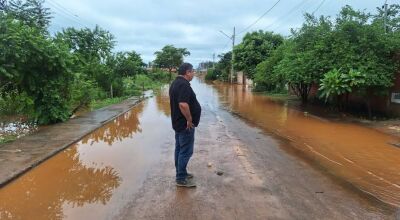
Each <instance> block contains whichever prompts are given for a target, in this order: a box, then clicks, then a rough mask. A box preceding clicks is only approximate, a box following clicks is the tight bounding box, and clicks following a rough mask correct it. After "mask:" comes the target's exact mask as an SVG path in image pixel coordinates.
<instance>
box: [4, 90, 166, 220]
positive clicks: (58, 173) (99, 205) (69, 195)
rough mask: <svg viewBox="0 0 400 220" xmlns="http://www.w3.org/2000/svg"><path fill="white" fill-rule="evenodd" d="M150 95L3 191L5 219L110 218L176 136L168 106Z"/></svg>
mask: <svg viewBox="0 0 400 220" xmlns="http://www.w3.org/2000/svg"><path fill="white" fill-rule="evenodd" d="M157 99H158V98H150V99H148V100H147V101H145V102H143V103H141V104H139V105H138V106H136V107H135V108H133V109H132V110H131V111H130V112H127V113H126V114H123V115H121V116H120V117H118V118H116V119H115V120H114V121H113V122H111V123H109V124H107V125H106V126H104V127H102V128H100V129H98V130H96V131H95V132H94V133H92V134H90V135H88V136H87V137H85V138H84V139H82V140H81V141H79V142H78V143H76V144H74V145H72V146H71V147H69V148H68V149H66V150H64V151H63V152H61V153H59V154H57V155H56V156H54V157H52V158H51V159H49V160H48V161H46V162H45V163H43V164H41V165H39V166H38V167H36V168H35V169H33V170H32V171H30V172H28V173H26V174H25V175H23V176H22V177H20V178H18V179H17V180H16V181H14V182H12V183H10V184H8V185H7V186H5V187H3V188H2V189H1V190H0V219H109V218H110V216H113V215H114V214H115V213H118V212H119V209H120V208H121V207H123V206H124V204H125V203H126V202H127V201H128V200H129V198H130V197H131V196H132V193H134V192H135V190H137V189H138V187H139V186H140V185H141V183H142V182H143V180H144V178H145V177H146V173H147V171H148V168H149V167H150V166H151V164H153V163H156V162H157V160H158V159H159V157H160V155H161V148H160V145H162V144H164V142H163V141H164V140H167V139H168V137H171V136H172V135H171V132H172V131H171V128H170V125H169V121H170V119H169V117H167V116H168V115H167V114H168V112H165V113H164V109H166V107H167V106H165V105H164V106H163V104H162V103H161V102H157Z"/></svg>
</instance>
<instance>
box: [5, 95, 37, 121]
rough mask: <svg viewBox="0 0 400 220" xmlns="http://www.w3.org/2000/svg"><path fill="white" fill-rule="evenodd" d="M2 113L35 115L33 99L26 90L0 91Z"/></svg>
mask: <svg viewBox="0 0 400 220" xmlns="http://www.w3.org/2000/svg"><path fill="white" fill-rule="evenodd" d="M0 114H2V115H28V116H31V117H33V100H32V98H31V97H29V96H28V95H27V94H26V92H22V93H19V92H18V91H17V90H11V91H8V92H4V91H0Z"/></svg>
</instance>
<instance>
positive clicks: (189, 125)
mask: <svg viewBox="0 0 400 220" xmlns="http://www.w3.org/2000/svg"><path fill="white" fill-rule="evenodd" d="M179 109H180V110H181V112H182V114H183V116H185V118H186V121H187V123H186V129H192V128H194V124H193V122H192V115H191V114H190V108H189V105H188V104H187V103H186V102H180V103H179Z"/></svg>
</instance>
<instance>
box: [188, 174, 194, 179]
mask: <svg viewBox="0 0 400 220" xmlns="http://www.w3.org/2000/svg"><path fill="white" fill-rule="evenodd" d="M193 177H194V176H193V174H191V173H187V176H186V178H187V179H192V178H193Z"/></svg>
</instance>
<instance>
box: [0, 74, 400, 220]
mask: <svg viewBox="0 0 400 220" xmlns="http://www.w3.org/2000/svg"><path fill="white" fill-rule="evenodd" d="M192 87H193V89H194V91H195V92H196V94H197V98H198V99H199V102H200V103H201V105H202V107H203V115H202V118H201V122H200V126H199V127H198V128H197V129H196V132H197V133H196V141H195V153H194V158H193V160H192V161H191V162H190V165H189V170H191V171H192V172H193V173H194V174H195V176H196V181H197V183H198V187H197V188H196V189H181V188H178V189H177V188H176V186H175V184H174V175H175V174H174V170H175V169H174V167H173V166H174V165H173V148H174V139H173V137H174V133H173V131H172V128H171V125H170V124H171V122H170V118H169V115H170V110H169V101H168V91H167V88H164V89H163V90H162V91H161V92H160V94H158V95H157V96H154V97H151V98H149V99H147V100H146V101H144V102H142V103H140V104H139V105H137V106H136V107H134V108H133V109H132V110H131V111H129V112H127V113H125V114H123V115H121V116H120V117H118V118H116V119H115V120H114V121H112V122H110V123H109V124H107V125H106V126H104V127H102V128H100V129H98V130H96V131H95V132H94V133H92V134H90V135H88V136H86V137H85V138H84V139H82V140H81V141H79V142H78V143H76V144H74V145H73V146H71V147H69V148H68V149H66V150H64V151H63V152H61V153H59V154H57V155H56V156H54V157H52V158H51V159H49V160H48V161H46V162H44V163H42V164H41V165H39V166H38V167H36V168H34V169H33V170H32V171H30V172H28V173H26V174H25V175H23V176H21V177H20V178H18V179H17V180H15V181H13V182H11V183H10V184H8V185H6V186H5V187H3V188H1V189H0V219H266V218H274V219H321V218H324V219H395V218H396V217H399V215H398V207H400V172H399V171H400V149H399V148H396V147H394V146H392V145H390V143H398V142H400V140H399V139H398V138H396V137H393V136H389V135H386V134H383V133H380V132H378V131H375V130H373V129H369V128H364V127H361V126H357V125H354V124H346V123H337V122H330V121H326V120H323V119H320V118H317V117H313V116H310V115H308V114H304V113H303V112H300V111H297V110H292V109H289V108H288V107H287V106H286V105H282V104H279V103H276V102H274V101H272V100H270V99H269V98H267V97H265V96H260V95H254V94H252V93H251V92H249V91H247V90H246V89H245V88H243V87H242V86H237V85H236V86H230V85H226V84H217V85H208V84H205V83H203V82H201V81H200V80H199V79H197V78H195V79H194V80H193V82H192ZM291 149H292V150H291ZM293 149H294V150H293ZM308 161H312V162H308ZM209 163H211V164H212V166H211V167H208V166H207V164H209ZM310 164H311V165H310ZM315 165H317V166H315ZM316 167H318V168H316ZM320 168H322V169H320ZM217 171H220V172H222V173H223V175H222V176H219V175H216V172H217ZM327 173H329V175H327ZM331 176H335V177H339V178H338V179H342V180H345V181H344V182H346V183H350V184H351V185H352V186H353V187H355V188H357V189H361V190H362V191H364V192H366V193H368V194H370V195H372V196H373V197H375V198H377V199H379V200H382V201H384V202H386V203H388V204H391V205H392V206H388V205H384V204H382V203H380V202H378V201H375V200H373V199H370V198H369V197H365V196H360V195H359V194H358V193H355V192H354V191H357V190H352V188H351V187H348V186H345V185H346V184H342V183H341V182H340V181H335V180H333V179H334V178H331ZM339 182H340V183H339Z"/></svg>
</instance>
